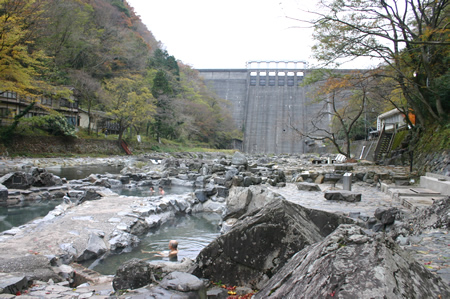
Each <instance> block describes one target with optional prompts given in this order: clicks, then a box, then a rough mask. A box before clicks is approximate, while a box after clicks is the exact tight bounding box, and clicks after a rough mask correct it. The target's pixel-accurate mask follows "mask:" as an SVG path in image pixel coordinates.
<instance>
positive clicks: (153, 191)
mask: <svg viewBox="0 0 450 299" xmlns="http://www.w3.org/2000/svg"><path fill="white" fill-rule="evenodd" d="M150 195H155V189H153V187H150Z"/></svg>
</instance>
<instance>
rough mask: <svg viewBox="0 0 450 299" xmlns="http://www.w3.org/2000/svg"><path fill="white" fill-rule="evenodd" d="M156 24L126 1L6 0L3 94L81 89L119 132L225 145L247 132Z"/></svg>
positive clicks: (90, 106) (31, 96) (0, 17)
mask: <svg viewBox="0 0 450 299" xmlns="http://www.w3.org/2000/svg"><path fill="white" fill-rule="evenodd" d="M149 29H150V30H151V28H148V29H147V28H146V26H145V25H144V24H143V23H142V22H141V20H140V18H139V17H138V16H137V15H136V13H135V12H134V10H133V8H132V7H130V6H129V5H128V3H127V2H126V1H123V0H95V1H94V0H65V1H59V0H0V41H1V44H0V92H5V91H10V92H15V93H17V94H18V95H21V98H22V99H27V101H28V103H29V107H33V106H34V105H36V106H37V105H40V101H39V99H40V98H41V97H58V96H64V97H68V95H70V94H72V93H73V95H74V96H76V97H77V98H79V100H80V108H82V109H83V110H86V111H88V113H89V114H90V113H91V112H92V111H94V110H98V111H104V112H106V113H107V115H108V116H109V117H111V118H113V119H114V121H115V122H116V123H117V124H118V127H119V138H122V135H123V133H124V132H125V131H127V130H128V131H130V130H131V131H132V132H133V133H134V134H141V135H146V136H151V137H153V138H155V139H156V140H160V139H161V138H166V139H177V140H187V139H189V140H195V141H199V142H204V143H208V144H210V145H212V146H215V147H224V146H225V145H226V144H227V143H228V141H229V140H230V139H231V137H233V134H239V133H237V132H236V131H233V130H234V126H233V121H232V119H231V116H230V114H229V112H228V107H227V105H228V104H227V102H226V101H224V100H222V99H219V98H217V96H216V95H215V94H213V93H211V92H210V91H209V90H208V88H207V87H206V86H205V84H204V83H203V81H202V80H201V78H200V77H199V75H198V72H196V71H195V70H193V69H192V68H191V67H189V66H188V65H185V64H183V63H182V62H181V61H177V59H176V58H175V57H173V56H171V55H170V54H169V53H168V52H167V51H165V50H164V49H163V47H162V46H161V44H160V43H159V42H158V41H157V40H156V39H155V37H154V36H153V34H152V33H151V31H149ZM22 120H23V118H22V117H21V115H19V116H16V123H15V125H16V126H17V125H20V122H21V121H22ZM28 121H29V120H28ZM15 128H16V127H14V128H9V131H8V130H6V131H5V129H4V128H3V130H4V132H3V134H2V137H3V138H9V137H11V134H16V132H17V130H15Z"/></svg>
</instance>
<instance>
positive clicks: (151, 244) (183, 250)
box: [83, 213, 221, 275]
mask: <svg viewBox="0 0 450 299" xmlns="http://www.w3.org/2000/svg"><path fill="white" fill-rule="evenodd" d="M220 220H221V217H220V215H218V214H211V213H202V214H196V215H186V216H178V217H177V218H175V219H173V220H171V221H169V222H166V223H164V224H163V225H161V226H160V227H159V228H157V229H156V230H153V231H151V232H150V233H148V234H147V235H146V236H144V237H143V238H142V239H141V243H140V245H139V246H138V247H136V248H133V251H131V252H129V253H122V254H117V255H110V256H108V257H106V258H105V259H104V260H101V261H99V260H97V261H94V262H93V261H89V262H84V263H83V265H84V266H85V267H88V268H90V269H93V270H95V271H97V272H99V273H101V274H105V275H113V274H115V273H116V270H117V269H118V268H119V267H120V266H121V265H122V264H123V263H125V262H126V261H128V260H130V259H133V258H138V259H147V260H150V261H157V260H164V261H169V259H168V258H163V257H158V256H154V254H148V253H142V252H141V250H144V251H166V250H168V245H169V241H170V240H177V241H178V261H181V260H182V259H183V258H184V257H188V258H190V259H193V260H194V259H195V258H196V257H197V255H198V254H199V253H200V251H201V250H202V249H203V248H204V247H206V246H207V245H208V244H209V243H211V242H212V241H213V240H214V239H215V238H216V237H218V236H219V234H220V233H219V231H220V228H219V223H220Z"/></svg>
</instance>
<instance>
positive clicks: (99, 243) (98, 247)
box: [77, 233, 108, 262]
mask: <svg viewBox="0 0 450 299" xmlns="http://www.w3.org/2000/svg"><path fill="white" fill-rule="evenodd" d="M103 237H104V235H103V234H97V233H91V234H90V235H89V240H88V243H87V246H86V249H85V250H84V251H83V252H82V253H81V255H80V256H79V257H78V258H77V261H78V262H81V261H87V260H90V259H94V258H98V257H100V256H101V255H103V254H104V253H105V252H106V251H107V250H108V247H107V246H106V244H105V241H104V239H103Z"/></svg>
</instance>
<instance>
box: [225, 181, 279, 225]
mask: <svg viewBox="0 0 450 299" xmlns="http://www.w3.org/2000/svg"><path fill="white" fill-rule="evenodd" d="M281 199H283V197H282V196H281V195H280V194H278V193H274V192H272V191H270V190H268V189H267V188H264V187H261V186H251V187H249V188H246V187H233V188H232V189H231V190H230V193H229V195H228V197H227V201H226V210H225V213H224V220H227V219H229V218H239V217H241V216H242V215H244V214H245V213H252V212H254V211H256V210H258V209H260V208H262V207H264V206H265V205H266V204H267V203H269V202H271V201H280V200H281Z"/></svg>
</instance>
